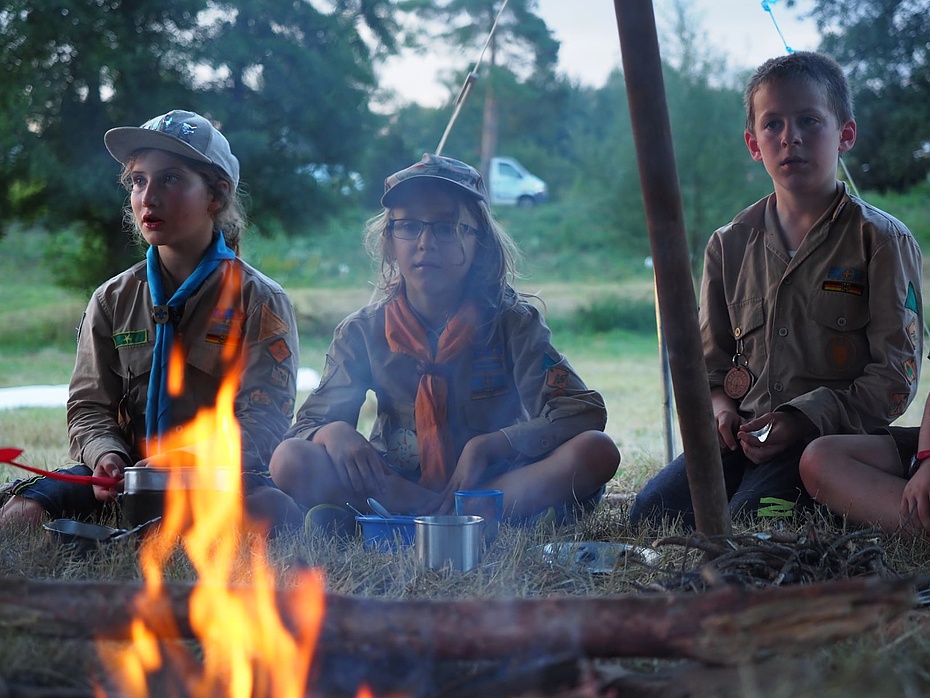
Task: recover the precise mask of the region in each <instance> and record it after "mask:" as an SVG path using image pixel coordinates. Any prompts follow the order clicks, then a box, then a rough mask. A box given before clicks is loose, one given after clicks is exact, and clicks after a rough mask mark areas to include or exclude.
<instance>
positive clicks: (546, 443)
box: [540, 439, 549, 448]
mask: <svg viewBox="0 0 930 698" xmlns="http://www.w3.org/2000/svg"><path fill="white" fill-rule="evenodd" d="M540 443H541V444H542V445H543V448H549V439H542V440H541V441H540Z"/></svg>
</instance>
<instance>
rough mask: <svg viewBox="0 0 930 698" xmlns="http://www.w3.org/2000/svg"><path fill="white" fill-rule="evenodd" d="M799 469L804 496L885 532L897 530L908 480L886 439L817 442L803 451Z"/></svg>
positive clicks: (841, 438) (891, 443)
mask: <svg viewBox="0 0 930 698" xmlns="http://www.w3.org/2000/svg"><path fill="white" fill-rule="evenodd" d="M799 467H800V471H801V480H802V481H803V482H804V487H805V488H806V489H807V491H808V493H810V495H811V497H813V498H814V499H815V500H817V501H818V502H820V503H821V504H824V505H825V506H827V508H829V509H830V511H832V512H833V513H834V514H839V515H841V516H842V515H846V516H847V517H848V518H849V519H850V520H851V521H854V522H856V523H862V524H874V525H878V526H881V527H882V529H883V530H885V531H888V532H894V531H897V530H898V528H899V526H900V524H901V517H900V513H899V512H900V507H901V496H902V494H903V493H904V486H905V485H906V484H907V481H906V480H905V479H904V478H903V477H901V467H902V466H901V461H900V458H899V456H898V449H897V447H896V446H895V442H894V439H892V438H891V437H890V436H875V435H871V436H868V435H863V436H852V435H842V436H825V437H822V438H819V439H816V440H815V441H813V442H812V443H811V444H810V445H809V446H808V447H807V448H806V449H805V450H804V454H803V455H802V456H801V461H800V466H799Z"/></svg>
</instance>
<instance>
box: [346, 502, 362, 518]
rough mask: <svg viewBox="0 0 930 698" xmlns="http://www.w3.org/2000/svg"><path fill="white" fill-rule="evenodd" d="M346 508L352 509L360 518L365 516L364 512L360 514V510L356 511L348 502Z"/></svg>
mask: <svg viewBox="0 0 930 698" xmlns="http://www.w3.org/2000/svg"><path fill="white" fill-rule="evenodd" d="M346 506H347V507H349V509H351V510H352V511H354V512H355V513H356V514H358V515H359V516H365V515H364V514H363V513H362V512H360V511H359V510H358V509H356V508H355V507H354V506H352V505H351V504H349V503H348V502H346Z"/></svg>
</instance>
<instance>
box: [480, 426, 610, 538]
mask: <svg viewBox="0 0 930 698" xmlns="http://www.w3.org/2000/svg"><path fill="white" fill-rule="evenodd" d="M619 465H620V451H619V450H618V449H617V446H616V444H615V443H614V442H613V439H611V438H610V437H609V436H607V434H605V433H603V432H600V431H586V432H584V433H582V434H579V435H578V436H576V437H575V438H573V439H571V440H570V441H567V442H565V443H564V444H562V445H561V446H559V447H558V448H557V449H555V450H554V451H552V452H551V453H550V454H549V455H547V456H546V457H545V458H543V459H542V460H540V461H537V462H535V463H531V464H529V465H527V466H525V467H523V468H518V469H517V470H512V471H511V472H509V473H506V474H505V475H501V476H500V477H497V478H494V479H493V480H490V481H488V482H487V483H485V485H486V486H487V487H492V488H495V489H499V490H503V492H504V518H506V519H514V520H519V519H523V518H526V517H527V516H531V515H533V514H535V513H536V512H538V511H540V510H542V509H545V508H546V507H550V506H559V505H561V504H566V503H571V502H577V501H581V500H583V499H585V498H587V497H590V496H591V495H592V494H594V493H595V492H596V491H597V490H598V489H599V488H600V487H601V485H603V484H604V483H606V482H607V481H608V480H610V478H612V477H613V476H614V473H616V472H617V467H618V466H619Z"/></svg>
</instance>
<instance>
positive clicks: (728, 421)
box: [714, 410, 743, 451]
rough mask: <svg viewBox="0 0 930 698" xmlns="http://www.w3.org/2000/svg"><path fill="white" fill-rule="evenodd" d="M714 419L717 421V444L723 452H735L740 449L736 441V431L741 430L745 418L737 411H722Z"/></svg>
mask: <svg viewBox="0 0 930 698" xmlns="http://www.w3.org/2000/svg"><path fill="white" fill-rule="evenodd" d="M714 417H715V418H716V419H717V442H718V443H719V444H720V450H721V451H735V450H736V449H737V448H739V441H737V440H736V430H737V429H739V427H740V424H741V423H742V421H743V418H742V417H740V416H739V414H738V413H737V412H736V411H735V410H722V411H720V412H718V413H717V414H716V415H714Z"/></svg>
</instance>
